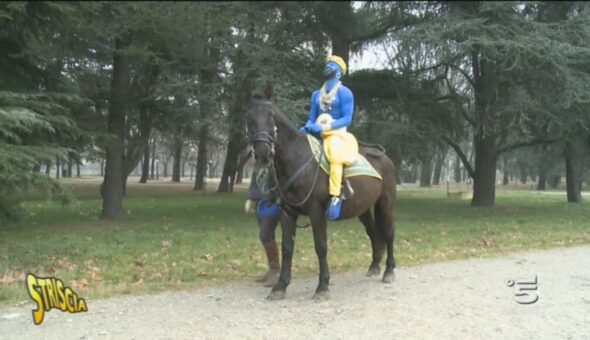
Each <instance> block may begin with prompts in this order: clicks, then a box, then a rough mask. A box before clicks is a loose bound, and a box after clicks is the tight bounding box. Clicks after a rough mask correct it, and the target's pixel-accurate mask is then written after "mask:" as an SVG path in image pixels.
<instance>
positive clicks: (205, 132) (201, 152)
mask: <svg viewBox="0 0 590 340" xmlns="http://www.w3.org/2000/svg"><path fill="white" fill-rule="evenodd" d="M205 109H206V108H203V107H202V108H201V110H205ZM201 115H203V113H201ZM208 142H209V124H203V125H201V128H200V129H199V145H198V147H197V173H196V175H195V186H194V187H193V189H194V190H203V188H204V187H205V175H206V173H207V155H208V154H209V153H208V150H207V149H208V145H207V144H208Z"/></svg>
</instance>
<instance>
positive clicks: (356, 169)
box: [307, 134, 383, 182]
mask: <svg viewBox="0 0 590 340" xmlns="http://www.w3.org/2000/svg"><path fill="white" fill-rule="evenodd" d="M307 141H308V144H309V148H310V150H311V152H312V153H313V156H314V158H315V160H316V162H319V163H320V167H321V168H322V170H323V171H324V172H325V173H326V174H329V173H330V163H329V162H328V160H327V158H326V155H325V154H323V151H322V150H323V148H322V144H321V141H320V140H318V139H317V138H316V137H314V136H312V135H309V134H308V135H307ZM359 144H360V146H363V147H369V148H373V149H372V150H374V151H371V153H370V155H371V156H380V155H382V154H383V151H381V150H383V147H381V148H378V147H377V146H374V144H366V143H359ZM368 155H369V153H368ZM320 156H322V157H321V160H320ZM354 176H369V177H375V178H378V179H380V180H382V179H383V178H382V177H381V175H380V174H379V172H377V170H376V169H375V168H374V167H373V165H371V163H369V161H368V160H367V159H366V158H365V157H364V156H363V155H362V154H360V153H359V155H358V157H357V158H356V160H355V161H354V162H353V163H352V164H350V165H349V166H345V167H344V173H343V175H342V181H343V182H344V181H345V179H347V178H350V177H354Z"/></svg>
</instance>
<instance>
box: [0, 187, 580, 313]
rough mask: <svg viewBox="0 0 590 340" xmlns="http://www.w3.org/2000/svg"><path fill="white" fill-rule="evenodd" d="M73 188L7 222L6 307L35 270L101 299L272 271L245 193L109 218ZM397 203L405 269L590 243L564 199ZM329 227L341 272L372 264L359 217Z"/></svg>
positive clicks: (142, 191) (0, 259)
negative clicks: (69, 200)
mask: <svg viewBox="0 0 590 340" xmlns="http://www.w3.org/2000/svg"><path fill="white" fill-rule="evenodd" d="M74 192H76V193H77V196H78V197H79V201H78V202H77V204H75V205H73V206H71V207H65V208H64V207H62V206H61V205H60V204H59V203H57V202H47V201H44V200H38V199H37V200H34V199H32V198H31V200H29V201H26V202H25V203H24V204H23V205H24V207H25V209H26V212H27V217H26V218H25V220H24V221H23V222H22V223H21V225H18V226H2V227H0V305H3V304H4V305H6V304H10V303H14V302H15V301H22V300H27V299H28V297H27V294H26V291H25V285H24V280H23V278H24V274H26V273H27V272H32V273H35V274H37V275H39V276H43V275H53V276H57V277H58V278H61V279H62V280H64V282H65V283H66V285H71V286H72V287H74V288H77V291H78V292H79V293H80V295H81V296H82V297H90V298H95V297H104V296H110V295H116V294H128V293H138V292H153V291H159V290H162V289H179V288H181V289H184V288H191V287H198V286H202V285H211V284H217V283H219V282H227V281H239V280H250V279H251V277H252V276H254V275H256V274H258V273H261V272H263V271H264V270H265V268H266V262H265V261H266V259H265V257H264V253H263V250H262V247H261V245H260V243H259V241H258V227H257V224H256V221H255V217H254V216H253V215H245V214H244V213H243V203H244V197H245V194H244V192H243V191H242V192H238V193H235V194H233V195H221V194H214V193H212V192H211V193H207V195H205V196H203V194H202V193H194V192H192V191H191V190H190V187H188V186H185V185H177V186H173V185H150V186H145V187H140V186H137V185H132V186H130V188H129V191H128V197H127V198H126V199H125V203H124V207H125V211H126V217H125V219H123V220H120V221H103V220H100V219H98V216H99V213H100V210H101V204H102V203H101V201H100V200H99V198H98V197H97V196H98V194H97V192H98V189H97V184H96V183H88V184H76V187H75V188H74ZM396 209H397V212H396V225H397V230H396V241H395V252H396V259H397V265H398V266H411V265H416V264H421V263H428V262H435V261H444V260H450V259H461V258H470V257H486V256H491V255H497V254H502V253H506V252H509V251H519V250H527V249H535V248H551V247H560V246H570V245H574V244H583V243H589V242H590V230H589V228H588V226H590V204H588V203H582V204H567V203H566V202H565V197H564V196H563V195H544V194H539V193H535V192H527V191H503V190H499V191H498V193H497V202H496V207H494V208H472V207H470V206H469V201H453V200H448V199H447V198H446V194H445V192H444V191H443V190H437V189H430V190H422V189H409V190H408V189H402V190H400V191H399V192H398V201H397V206H396ZM306 221H307V217H303V218H302V219H301V220H300V223H302V222H306ZM328 230H329V255H328V260H329V263H330V269H331V271H332V273H337V272H342V271H347V270H357V269H366V268H367V267H368V265H369V262H370V259H371V246H370V242H369V239H368V238H367V237H366V235H365V232H364V228H363V227H362V225H361V223H360V222H359V221H358V220H356V219H355V220H349V221H344V222H338V223H332V224H330V225H329V228H328ZM280 234H281V233H280V227H279V228H278V229H277V239H278V240H280ZM295 253H296V255H295V258H294V266H293V275H294V277H302V276H307V275H316V274H317V271H318V265H317V257H316V255H315V251H314V248H313V240H312V233H311V230H310V229H301V230H298V234H297V240H296V245H295Z"/></svg>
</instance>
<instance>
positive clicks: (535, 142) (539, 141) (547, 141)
mask: <svg viewBox="0 0 590 340" xmlns="http://www.w3.org/2000/svg"><path fill="white" fill-rule="evenodd" d="M558 141H559V139H544V138H534V139H531V140H528V141H521V142H516V143H512V144H508V145H506V146H503V147H501V148H499V149H498V151H497V153H496V154H497V155H498V156H499V155H500V154H502V153H504V152H508V151H512V150H514V149H518V148H522V147H525V146H533V145H538V144H552V143H556V142H558Z"/></svg>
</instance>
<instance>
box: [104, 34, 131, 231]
mask: <svg viewBox="0 0 590 340" xmlns="http://www.w3.org/2000/svg"><path fill="white" fill-rule="evenodd" d="M123 47H125V46H124V44H123V43H122V42H121V40H120V39H119V38H117V39H116V40H115V52H114V54H113V77H112V79H111V94H110V101H109V115H108V132H109V133H110V134H112V135H114V137H115V138H114V140H113V141H112V142H111V143H109V144H108V145H107V146H106V168H105V175H104V181H103V183H102V186H101V194H102V216H101V217H102V218H104V219H115V218H121V217H123V185H124V178H123V149H124V147H125V101H126V100H127V96H126V93H127V87H128V82H129V59H128V56H127V55H125V54H124V53H120V52H119V51H118V50H119V49H121V48H123Z"/></svg>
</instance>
